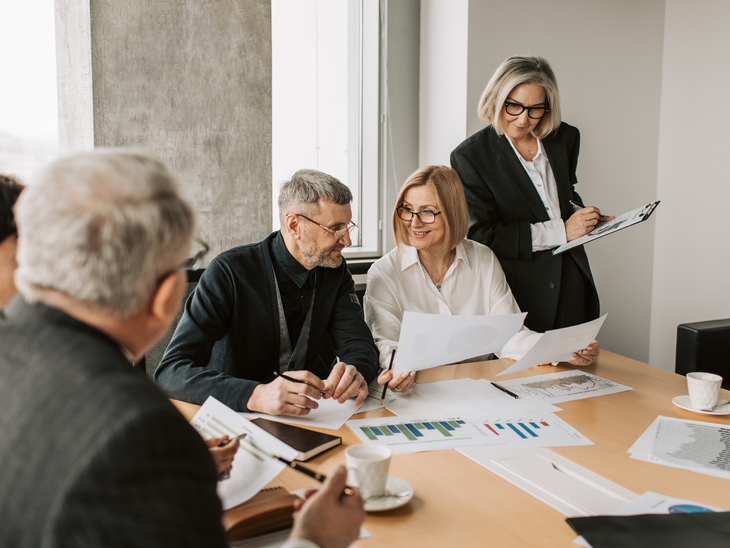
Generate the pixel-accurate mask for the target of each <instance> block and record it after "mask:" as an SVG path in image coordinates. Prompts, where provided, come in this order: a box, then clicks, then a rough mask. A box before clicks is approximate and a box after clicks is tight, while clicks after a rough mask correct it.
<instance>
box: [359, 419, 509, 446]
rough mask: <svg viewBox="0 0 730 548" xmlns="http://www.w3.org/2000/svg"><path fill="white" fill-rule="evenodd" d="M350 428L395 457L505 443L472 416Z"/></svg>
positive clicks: (362, 423)
mask: <svg viewBox="0 0 730 548" xmlns="http://www.w3.org/2000/svg"><path fill="white" fill-rule="evenodd" d="M347 425H348V426H349V427H350V428H351V429H352V431H353V432H355V434H357V436H358V437H359V438H360V439H361V440H362V441H363V443H370V444H376V445H386V446H388V447H390V449H391V451H392V452H393V453H394V454H403V453H415V452H418V451H435V450H439V449H453V448H455V447H468V446H485V445H499V444H502V443H505V442H503V441H502V440H501V439H499V438H498V437H496V436H493V435H491V433H490V432H489V430H487V428H486V427H485V426H484V425H482V424H480V423H479V422H478V421H477V420H476V419H474V417H472V416H470V415H459V416H450V415H428V416H400V417H385V418H379V419H362V420H352V421H348V423H347Z"/></svg>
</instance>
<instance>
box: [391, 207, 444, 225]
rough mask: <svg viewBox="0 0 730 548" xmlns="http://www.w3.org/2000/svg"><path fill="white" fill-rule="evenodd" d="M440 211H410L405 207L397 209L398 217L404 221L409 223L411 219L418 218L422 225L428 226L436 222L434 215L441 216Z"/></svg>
mask: <svg viewBox="0 0 730 548" xmlns="http://www.w3.org/2000/svg"><path fill="white" fill-rule="evenodd" d="M441 213H442V212H441V211H431V210H430V209H424V210H423V211H411V210H410V209H408V208H407V207H399V208H398V217H400V218H401V219H403V220H404V221H411V220H412V219H413V217H414V216H415V217H418V220H419V221H421V222H422V223H423V224H424V225H430V224H431V223H433V222H434V221H435V220H436V215H441Z"/></svg>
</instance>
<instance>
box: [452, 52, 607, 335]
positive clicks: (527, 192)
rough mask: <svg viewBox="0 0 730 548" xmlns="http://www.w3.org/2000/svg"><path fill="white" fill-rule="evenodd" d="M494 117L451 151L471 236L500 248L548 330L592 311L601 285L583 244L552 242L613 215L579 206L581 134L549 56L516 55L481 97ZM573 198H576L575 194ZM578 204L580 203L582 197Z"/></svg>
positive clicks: (531, 321)
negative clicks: (564, 107) (563, 115)
mask: <svg viewBox="0 0 730 548" xmlns="http://www.w3.org/2000/svg"><path fill="white" fill-rule="evenodd" d="M479 117H480V118H481V119H482V120H484V121H485V122H487V123H489V124H490V125H489V126H487V127H486V128H484V129H482V130H481V131H478V132H477V133H475V134H474V135H472V136H471V137H469V138H468V139H466V140H465V141H464V142H463V143H461V144H460V145H459V146H458V147H456V149H455V150H454V151H453V152H452V153H451V166H452V167H453V168H454V169H455V170H456V171H457V173H458V174H459V177H460V178H461V180H462V183H463V185H464V191H465V194H466V200H467V204H468V207H469V217H470V227H469V234H468V237H469V238H470V239H472V240H476V241H477V242H480V243H482V244H484V245H486V246H488V247H489V248H490V249H491V250H492V251H494V253H495V254H496V255H497V257H499V261H500V263H501V265H502V268H503V269H504V273H505V275H506V277H507V282H508V283H509V286H510V288H511V289H512V293H513V294H514V297H515V299H516V300H517V303H518V304H519V306H520V308H521V309H522V310H524V311H527V313H528V314H527V318H526V320H525V325H526V326H527V327H528V328H529V329H532V330H534V331H546V330H548V329H556V328H559V327H567V326H570V325H576V324H579V323H583V322H586V321H589V320H593V319H595V318H597V317H598V315H599V303H598V293H597V291H596V286H595V283H594V282H593V275H592V274H591V268H590V265H589V264H588V257H587V256H586V253H585V250H584V249H583V246H579V247H575V248H573V249H571V250H570V251H567V252H564V253H561V254H559V255H553V254H552V251H551V250H552V249H553V248H555V247H558V246H559V245H562V244H565V243H567V242H570V241H571V240H575V239H576V238H579V237H581V236H583V235H585V234H587V233H589V232H590V231H591V230H593V229H594V228H595V227H596V225H597V224H598V223H600V222H603V221H606V220H610V219H612V218H613V217H604V216H601V214H600V213H601V212H600V210H599V209H598V208H596V207H579V206H582V204H583V201H582V200H581V198H580V196H579V195H578V194H577V193H576V192H575V188H574V187H575V184H576V183H577V180H576V177H575V170H576V167H577V165H578V149H579V147H580V133H579V132H578V129H577V128H575V127H573V126H570V125H568V124H566V123H564V122H562V121H561V119H560V96H559V93H558V84H557V82H556V80H555V75H554V74H553V71H552V69H551V68H550V65H549V64H548V62H547V61H546V60H545V59H543V58H541V57H510V58H509V59H507V60H506V61H504V62H503V63H502V64H501V65H500V66H499V68H498V69H497V71H496V72H495V73H494V75H493V76H492V78H491V80H489V83H488V84H487V88H486V89H485V90H484V93H483V94H482V98H481V99H480V101H479ZM571 202H572V203H571ZM573 204H577V205H575V206H574V205H573Z"/></svg>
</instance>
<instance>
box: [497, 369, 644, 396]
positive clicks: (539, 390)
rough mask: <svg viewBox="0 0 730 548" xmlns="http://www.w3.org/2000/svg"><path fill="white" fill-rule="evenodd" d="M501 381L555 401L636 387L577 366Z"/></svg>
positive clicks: (523, 393)
mask: <svg viewBox="0 0 730 548" xmlns="http://www.w3.org/2000/svg"><path fill="white" fill-rule="evenodd" d="M499 384H501V385H502V386H504V387H506V388H509V389H510V390H512V391H513V392H517V393H518V394H519V395H521V396H526V397H528V398H535V399H538V400H542V401H544V402H547V403H551V404H556V403H560V402H564V401H572V400H582V399H583V398H592V397H594V396H604V395H606V394H616V393H617V392H625V391H627V390H633V388H631V387H629V386H624V385H622V384H618V383H615V382H613V381H609V380H608V379H604V378H602V377H598V376H596V375H591V374H590V373H585V372H583V371H580V370H576V369H572V370H570V371H561V372H560V373H550V374H548V375H535V376H534V377H524V378H522V379H513V380H510V381H500V382H499Z"/></svg>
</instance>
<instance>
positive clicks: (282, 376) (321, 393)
mask: <svg viewBox="0 0 730 548" xmlns="http://www.w3.org/2000/svg"><path fill="white" fill-rule="evenodd" d="M274 376H275V377H281V378H282V379H286V380H288V381H289V382H298V383H299V384H306V385H307V386H312V385H311V384H309V383H308V382H305V381H300V380H299V379H295V378H292V377H290V376H289V375H287V374H285V373H277V372H276V371H274ZM312 388H316V386H312ZM317 390H319V389H317ZM319 393H320V395H321V396H324V390H320V391H319Z"/></svg>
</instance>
